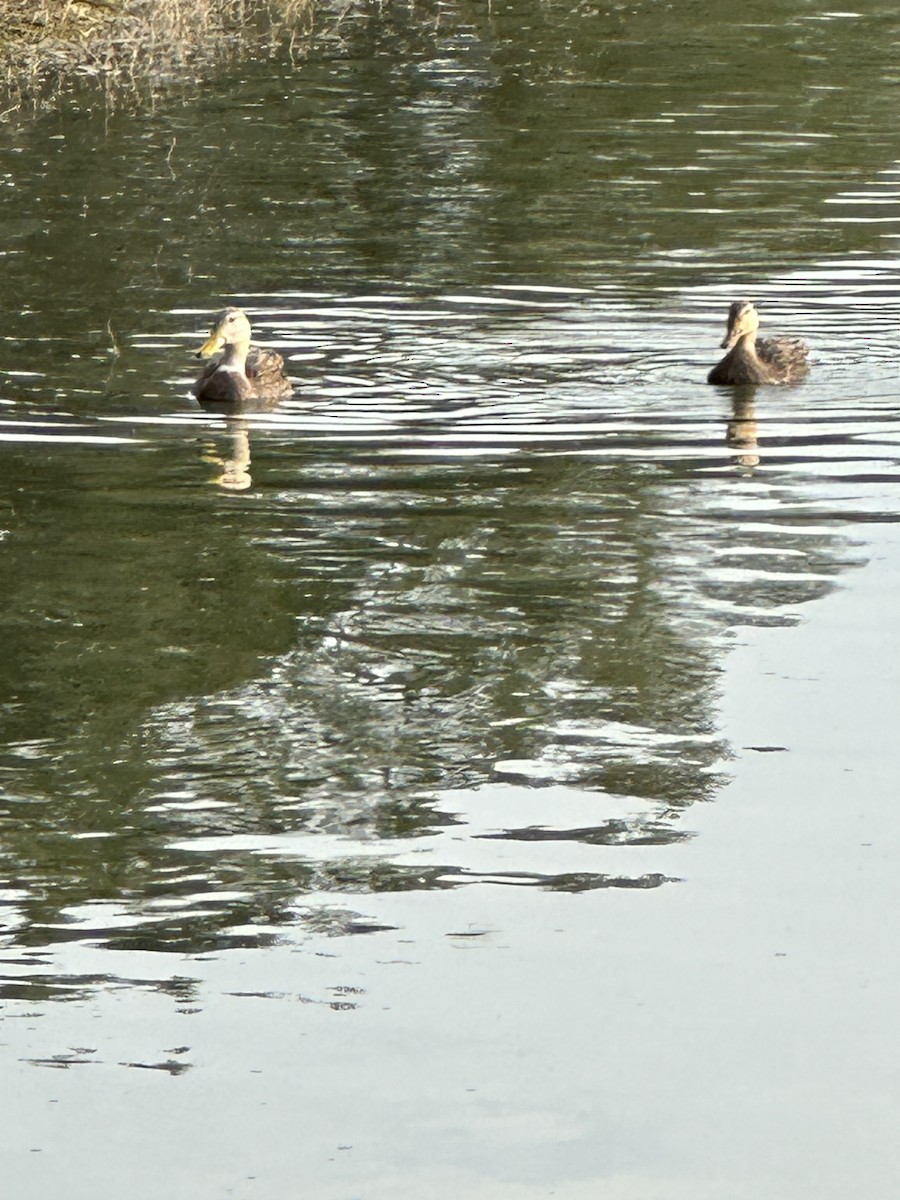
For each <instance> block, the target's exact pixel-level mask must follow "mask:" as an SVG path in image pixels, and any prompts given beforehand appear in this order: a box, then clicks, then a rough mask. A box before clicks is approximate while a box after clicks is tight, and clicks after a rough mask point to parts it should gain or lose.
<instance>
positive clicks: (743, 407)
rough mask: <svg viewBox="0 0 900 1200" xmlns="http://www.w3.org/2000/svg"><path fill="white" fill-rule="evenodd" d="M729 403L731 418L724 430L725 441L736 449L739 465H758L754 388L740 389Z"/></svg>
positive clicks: (736, 458) (736, 461) (736, 459)
mask: <svg viewBox="0 0 900 1200" xmlns="http://www.w3.org/2000/svg"><path fill="white" fill-rule="evenodd" d="M742 392H743V394H736V395H735V396H734V398H733V400H732V403H731V419H730V420H729V422H728V425H727V427H726V430H725V441H726V443H727V444H728V445H729V446H730V447H731V448H732V450H736V451H737V454H736V455H735V459H734V461H735V463H736V464H737V465H738V466H740V467H758V466H759V460H760V455H759V441H758V438H757V425H756V389H755V388H749V389H742Z"/></svg>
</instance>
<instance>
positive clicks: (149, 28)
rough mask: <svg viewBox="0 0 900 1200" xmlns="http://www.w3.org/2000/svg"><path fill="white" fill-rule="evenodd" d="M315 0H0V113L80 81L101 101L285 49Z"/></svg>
mask: <svg viewBox="0 0 900 1200" xmlns="http://www.w3.org/2000/svg"><path fill="white" fill-rule="evenodd" d="M313 3H314V0H0V92H2V93H3V103H2V108H3V109H4V110H5V112H4V113H3V114H2V115H6V114H8V113H11V112H13V111H16V110H18V109H21V108H22V107H24V106H25V105H27V104H34V105H36V106H40V104H41V103H42V102H46V101H52V100H53V99H54V98H55V97H58V96H59V95H60V94H61V93H62V92H63V91H64V90H65V89H66V88H67V87H68V86H70V85H74V84H76V83H78V82H79V81H82V80H91V81H94V82H96V83H97V84H99V86H100V88H101V89H102V91H103V92H104V93H105V94H106V96H107V99H109V100H111V101H113V102H116V101H119V102H127V100H128V99H129V98H134V97H138V98H140V97H146V96H147V95H149V94H152V93H153V92H154V91H155V90H156V89H157V88H158V86H159V85H160V83H166V82H173V81H176V80H178V79H181V78H185V77H191V76H195V77H196V76H201V75H202V74H203V73H204V71H205V70H207V69H209V68H211V67H212V66H213V65H214V64H215V63H219V62H222V61H225V60H228V59H234V58H237V57H238V56H240V55H242V54H252V53H257V54H258V53H267V54H271V53H273V52H274V50H275V48H276V47H278V46H282V45H285V44H287V45H290V46H291V48H292V49H293V48H294V47H296V46H298V44H299V43H300V42H301V41H302V39H304V38H305V36H306V35H307V34H308V33H309V32H310V29H311V25H312V10H313Z"/></svg>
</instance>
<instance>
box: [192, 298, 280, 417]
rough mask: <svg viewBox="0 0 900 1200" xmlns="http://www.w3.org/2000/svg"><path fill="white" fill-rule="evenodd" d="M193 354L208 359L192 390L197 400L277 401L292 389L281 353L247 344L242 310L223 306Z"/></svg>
mask: <svg viewBox="0 0 900 1200" xmlns="http://www.w3.org/2000/svg"><path fill="white" fill-rule="evenodd" d="M219 351H221V353H219ZM196 353H197V358H209V362H208V363H207V364H206V366H205V367H204V368H203V370H202V371H201V373H200V375H199V376H198V378H197V382H196V383H195V384H194V386H193V389H192V390H193V393H194V395H195V396H196V397H197V399H198V400H210V401H214V402H219V403H234V402H236V401H240V400H258V399H262V398H265V399H269V400H280V399H283V398H284V397H285V396H289V395H290V394H291V392H292V391H293V388H292V387H291V382H290V380H289V379H288V377H287V376H286V375H285V373H284V359H283V358H282V357H281V355H280V354H278V353H277V352H276V351H275V350H267V349H265V348H264V347H262V346H251V345H250V322H249V321H248V320H247V314H246V313H245V312H244V311H243V309H240V308H226V309H223V310H222V312H220V313H219V314H218V316H217V317H216V319H215V321H214V322H213V326H212V329H211V330H210V334H209V337H208V338H207V339H206V341H205V342H204V344H203V345H202V346H201V347H200V349H199V350H198V351H197V352H196ZM211 355H212V356H213V357H210V356H211Z"/></svg>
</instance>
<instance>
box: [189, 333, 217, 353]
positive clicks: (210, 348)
mask: <svg viewBox="0 0 900 1200" xmlns="http://www.w3.org/2000/svg"><path fill="white" fill-rule="evenodd" d="M222 344H223V343H222V338H221V337H220V335H219V334H218V333H211V334H210V335H209V337H208V338H207V339H206V341H205V342H204V343H203V345H202V346H201V347H200V349H199V350H195V351H194V357H195V358H212V356H213V355H214V354H215V353H216V351H217V350H221V349H222Z"/></svg>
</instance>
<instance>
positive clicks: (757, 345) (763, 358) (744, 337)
mask: <svg viewBox="0 0 900 1200" xmlns="http://www.w3.org/2000/svg"><path fill="white" fill-rule="evenodd" d="M758 328H759V313H758V312H757V311H756V308H755V306H754V305H753V304H752V303H751V302H750V301H749V300H735V302H734V303H733V304H732V306H731V308H729V310H728V329H727V331H726V333H725V338H724V340H723V342H722V349H723V350H727V351H728V353H727V354H726V355H725V357H724V358H723V359H722V361H721V362H720V363H717V364H716V366H714V367H713V369H712V370H711V371H710V373H709V375H708V376H707V381H708V382H709V383H717V384H726V385H727V384H742V383H794V382H795V381H796V380H798V379H801V378H802V377H803V376H804V375H805V374H806V372H807V370H808V369H809V368H808V365H807V362H806V356H807V355H808V354H809V347H808V346H807V344H806V342H803V341H801V340H800V339H799V338H786V337H772V338H757V336H756V331H757V329H758Z"/></svg>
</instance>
